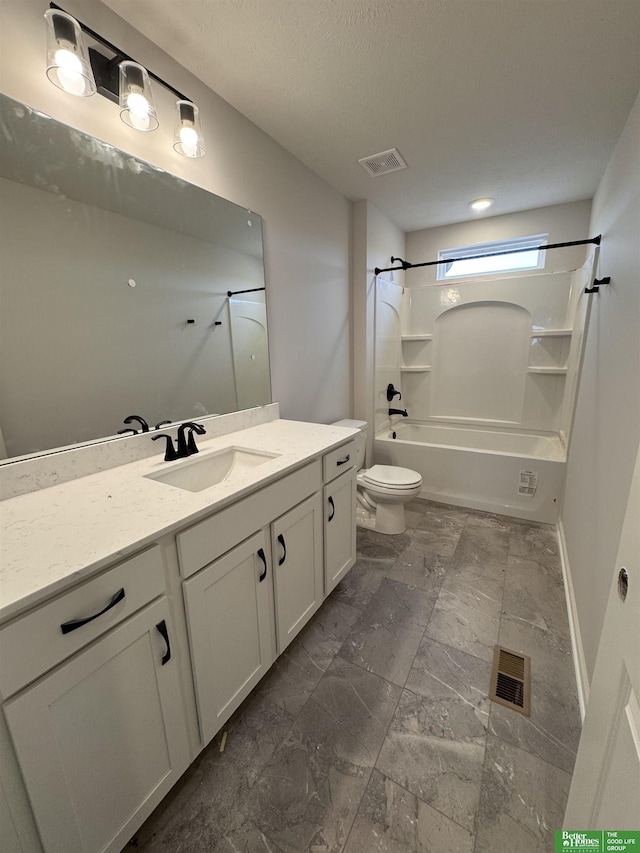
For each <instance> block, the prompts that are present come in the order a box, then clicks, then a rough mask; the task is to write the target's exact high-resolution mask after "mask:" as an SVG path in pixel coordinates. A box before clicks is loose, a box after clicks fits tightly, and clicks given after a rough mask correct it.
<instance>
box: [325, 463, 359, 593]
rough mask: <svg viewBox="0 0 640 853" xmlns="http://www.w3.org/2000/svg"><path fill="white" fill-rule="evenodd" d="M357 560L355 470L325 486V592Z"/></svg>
mask: <svg viewBox="0 0 640 853" xmlns="http://www.w3.org/2000/svg"><path fill="white" fill-rule="evenodd" d="M355 561H356V469H355V468H351V469H350V470H349V471H345V473H344V474H342V476H341V477H338V478H337V479H336V480H334V481H333V482H332V483H329V485H328V486H325V487H324V584H325V586H324V593H325V595H329V593H330V592H331V590H332V589H333V588H334V587H335V586H336V584H337V583H338V582H339V581H340V580H342V578H343V577H344V576H345V575H346V573H347V572H348V571H349V569H350V568H351V566H352V565H353V564H354V563H355Z"/></svg>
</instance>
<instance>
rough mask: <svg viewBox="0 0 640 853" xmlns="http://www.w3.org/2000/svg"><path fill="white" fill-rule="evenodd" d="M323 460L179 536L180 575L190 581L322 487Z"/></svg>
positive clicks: (239, 502)
mask: <svg viewBox="0 0 640 853" xmlns="http://www.w3.org/2000/svg"><path fill="white" fill-rule="evenodd" d="M321 474H322V468H321V464H320V460H319V459H317V460H316V461H315V462H311V464H309V465H305V467H304V468H300V469H299V470H298V471H295V472H294V473H293V474H289V475H288V476H286V477H283V478H282V479H281V480H278V481H277V482H275V483H271V485H269V486H265V487H264V488H263V489H260V491H258V492H256V493H255V494H253V495H250V496H249V497H248V498H244V499H243V500H240V501H238V502H237V503H235V504H233V505H232V506H230V507H228V508H227V509H223V510H221V511H220V512H217V513H216V514H215V515H212V516H210V517H209V518H205V520H204V521H201V522H199V523H198V524H194V525H193V527H190V528H189V529H188V530H185V531H183V532H182V533H178V535H177V536H176V541H177V543H178V556H179V559H180V573H181V574H182V576H183V577H185V578H188V577H190V576H191V575H192V574H193V573H194V572H197V571H198V570H199V569H201V568H203V566H206V565H208V564H209V563H211V562H213V560H215V559H217V558H218V557H220V556H221V555H222V554H225V553H226V552H227V551H230V550H231V548H234V547H235V546H236V545H238V544H239V543H240V542H242V541H243V540H244V539H247V538H248V537H249V536H251V535H252V534H253V533H255V532H256V531H257V530H260V529H262V528H263V527H266V525H267V524H271V522H272V521H274V520H275V519H276V518H278V516H280V515H282V514H283V513H285V512H287V510H290V509H291V508H292V507H294V506H296V504H299V503H301V502H302V501H303V500H304V499H305V498H307V497H309V495H311V494H313V492H317V491H318V490H319V489H321V488H322V479H321Z"/></svg>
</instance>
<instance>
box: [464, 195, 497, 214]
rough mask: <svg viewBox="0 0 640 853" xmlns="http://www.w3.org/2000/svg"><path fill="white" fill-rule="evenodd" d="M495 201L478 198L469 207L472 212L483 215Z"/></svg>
mask: <svg viewBox="0 0 640 853" xmlns="http://www.w3.org/2000/svg"><path fill="white" fill-rule="evenodd" d="M493 201H494V199H492V198H476V199H475V200H474V201H470V202H469V207H470V208H471V209H472V210H475V211H477V212H478V213H481V212H482V211H483V210H488V209H489V208H490V207H491V205H492V204H493Z"/></svg>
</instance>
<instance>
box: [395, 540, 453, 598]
mask: <svg viewBox="0 0 640 853" xmlns="http://www.w3.org/2000/svg"><path fill="white" fill-rule="evenodd" d="M447 565H448V558H447V557H443V556H442V555H440V554H438V553H437V551H436V550H435V549H429V550H427V549H424V548H421V547H414V544H413V543H412V544H411V545H409V546H408V547H407V548H405V549H404V551H403V552H402V554H400V556H399V557H398V559H397V560H396V561H395V563H394V564H393V565H392V566H391V568H390V569H388V570H387V577H388V578H390V579H391V580H396V581H400V583H404V584H406V585H407V586H416V587H418V589H423V590H425V591H431V590H436V589H439V588H440V586H441V585H442V581H443V580H444V576H445V574H446V572H447Z"/></svg>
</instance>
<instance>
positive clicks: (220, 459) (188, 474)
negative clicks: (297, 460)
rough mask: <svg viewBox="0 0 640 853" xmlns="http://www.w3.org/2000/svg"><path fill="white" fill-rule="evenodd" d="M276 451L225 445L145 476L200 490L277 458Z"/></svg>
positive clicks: (178, 486) (189, 489) (183, 487)
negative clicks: (222, 447)
mask: <svg viewBox="0 0 640 853" xmlns="http://www.w3.org/2000/svg"><path fill="white" fill-rule="evenodd" d="M279 455H280V454H279V453H264V452H262V451H261V450H249V449H248V448H246V447H225V448H224V450H217V451H214V452H212V453H207V454H206V455H205V454H202V455H201V456H197V457H192V458H191V459H188V460H187V461H186V462H183V463H182V464H181V465H175V466H173V467H172V468H169V469H167V470H163V471H158V472H155V473H153V474H145V477H147V478H148V479H149V480H157V481H158V482H159V483H166V484H167V485H168V486H175V487H176V488H178V489H186V490H187V491H188V492H202V491H203V490H204V489H209V488H210V487H211V486H217V485H218V483H222V482H224V481H225V480H231V479H233V478H234V477H235V476H237V475H239V474H244V473H245V472H247V471H250V470H252V469H253V468H257V467H258V466H259V465H263V464H264V463H265V462H269V461H270V460H271V459H276V458H277V457H278V456H279Z"/></svg>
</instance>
